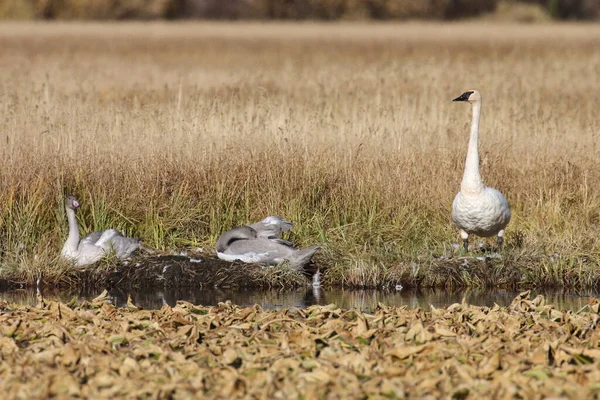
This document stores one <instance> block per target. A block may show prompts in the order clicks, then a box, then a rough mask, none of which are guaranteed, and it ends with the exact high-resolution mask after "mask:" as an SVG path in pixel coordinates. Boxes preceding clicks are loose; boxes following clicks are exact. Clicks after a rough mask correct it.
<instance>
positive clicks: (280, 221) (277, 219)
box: [262, 215, 293, 230]
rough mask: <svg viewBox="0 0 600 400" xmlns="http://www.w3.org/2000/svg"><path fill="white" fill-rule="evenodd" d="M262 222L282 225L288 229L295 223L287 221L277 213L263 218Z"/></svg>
mask: <svg viewBox="0 0 600 400" xmlns="http://www.w3.org/2000/svg"><path fill="white" fill-rule="evenodd" d="M262 222H263V223H265V224H268V225H282V227H283V228H285V227H287V228H288V229H290V228H291V227H292V225H293V224H292V223H291V222H290V221H287V220H285V219H283V218H281V217H280V216H277V215H269V216H268V217H267V218H265V219H263V220H262ZM284 230H285V229H284Z"/></svg>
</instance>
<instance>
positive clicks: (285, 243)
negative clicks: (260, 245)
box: [271, 239, 295, 249]
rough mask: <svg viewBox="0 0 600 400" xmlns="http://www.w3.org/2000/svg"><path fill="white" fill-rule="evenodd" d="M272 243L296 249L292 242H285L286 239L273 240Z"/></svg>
mask: <svg viewBox="0 0 600 400" xmlns="http://www.w3.org/2000/svg"><path fill="white" fill-rule="evenodd" d="M271 241H273V242H275V243H279V244H282V245H284V246H287V247H291V248H292V249H295V247H294V244H293V243H292V242H290V241H289V240H285V239H271Z"/></svg>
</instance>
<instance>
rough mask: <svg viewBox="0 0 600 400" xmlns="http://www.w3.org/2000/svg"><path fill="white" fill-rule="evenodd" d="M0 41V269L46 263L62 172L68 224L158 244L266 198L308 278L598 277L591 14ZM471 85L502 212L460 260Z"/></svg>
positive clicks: (202, 236) (90, 33)
mask: <svg viewBox="0 0 600 400" xmlns="http://www.w3.org/2000/svg"><path fill="white" fill-rule="evenodd" d="M0 48H1V49H2V51H0V76H2V80H0V110H1V111H0V113H1V114H0V134H1V137H0V139H1V142H2V145H1V146H0V157H1V160H2V164H1V165H2V168H1V169H0V187H1V190H0V235H1V242H0V246H1V247H0V249H1V255H0V257H1V264H2V267H1V268H2V273H3V274H4V275H5V276H6V275H11V274H12V275H13V276H14V275H15V274H17V275H19V276H20V277H21V278H22V279H30V280H31V279H35V277H36V276H38V275H39V273H40V271H45V274H46V276H51V275H53V274H54V275H55V276H58V275H60V273H61V271H63V270H64V266H60V265H59V264H57V263H56V255H57V253H58V252H59V250H60V248H61V246H62V243H63V241H64V239H65V237H66V219H65V216H64V212H63V210H62V197H63V195H64V194H66V193H75V194H76V195H78V196H79V197H80V199H81V202H82V204H83V207H82V210H81V212H80V213H79V217H80V221H81V224H82V225H83V226H82V228H83V230H85V231H86V232H87V231H91V230H92V229H102V228H106V227H109V226H110V227H115V228H118V229H121V230H123V231H124V232H125V233H128V234H133V235H137V236H139V237H141V238H142V239H143V240H144V241H145V242H146V243H147V244H148V245H150V246H155V247H157V248H160V249H174V248H178V247H181V246H185V245H194V246H196V245H199V246H202V247H204V248H205V249H206V251H212V247H211V246H213V245H214V243H215V241H216V238H217V237H218V235H219V234H220V233H221V232H222V231H223V230H225V229H229V228H230V227H232V226H235V225H238V224H243V223H247V222H251V221H255V220H258V219H262V218H263V217H264V216H266V215H270V214H277V215H282V216H284V217H286V218H288V219H291V220H292V221H294V222H295V224H296V225H295V227H294V229H293V234H292V240H294V241H295V242H296V243H298V244H299V245H302V246H305V245H311V244H322V245H323V250H322V251H321V252H320V254H319V256H318V258H317V261H318V262H319V263H320V264H321V265H322V266H326V267H329V269H328V272H327V273H326V274H325V276H324V280H325V282H326V283H338V284H346V285H375V284H396V283H403V284H408V285H410V284H414V285H440V284H458V283H470V284H473V285H481V284H495V285H502V284H503V283H507V282H514V281H518V282H520V283H522V284H524V285H551V284H556V285H562V284H564V285H566V286H575V287H577V286H582V285H592V284H595V283H596V282H597V280H598V279H599V277H600V274H599V273H598V271H597V270H598V268H597V266H598V261H599V259H600V247H599V244H598V238H599V237H600V236H599V232H598V224H599V220H600V218H599V210H600V192H599V191H598V189H597V188H598V187H599V186H600V185H599V184H600V174H599V171H600V168H599V165H598V161H597V160H598V137H597V136H598V133H599V128H600V116H599V114H598V110H599V106H600V80H599V79H598V76H600V51H599V50H600V26H594V25H541V26H522V25H521V26H519V25H491V24H488V25H482V24H477V23H470V24H468V23H463V24H447V25H437V24H414V23H413V24H403V25H396V24H379V25H375V24H333V25H322V24H313V23H305V24H276V23H268V24H259V23H256V24H247V23H238V24H227V23H224V24H217V23H189V24H162V23H153V24H19V23H15V24H13V23H5V24H2V25H0ZM470 88H477V89H479V90H480V91H481V92H482V95H483V101H484V106H483V110H482V112H483V114H482V122H481V123H482V125H481V137H480V151H481V162H482V174H483V177H484V180H485V182H486V183H487V184H488V185H490V186H494V187H496V188H498V189H500V190H501V191H503V192H504V193H505V194H506V195H507V197H508V199H509V202H510V203H511V206H512V210H513V220H512V222H511V224H510V225H509V227H508V229H507V233H506V235H507V236H506V250H505V252H504V257H503V259H501V260H498V259H494V260H491V261H489V260H488V261H487V262H479V263H478V262H476V260H467V262H466V264H465V262H464V260H462V259H459V258H457V257H453V258H450V259H449V260H445V259H439V257H442V256H443V257H448V256H456V255H457V253H456V251H455V250H453V248H452V246H451V244H452V243H455V242H458V241H459V240H458V236H457V231H456V229H455V228H454V227H453V225H452V223H451V220H450V205H451V202H452V199H453V196H454V195H455V193H456V192H457V190H458V188H459V184H460V180H461V177H462V166H463V163H464V157H465V152H466V145H467V140H468V124H469V122H470V108H469V107H468V106H466V105H464V104H456V103H452V102H451V100H452V99H453V98H454V97H456V96H458V95H460V94H461V93H462V92H463V91H465V90H466V89H470ZM477 242H478V240H472V241H471V243H472V244H474V245H476V244H477ZM489 243H492V242H489ZM453 263H454V264H453ZM478 271H479V273H478ZM481 271H483V273H481Z"/></svg>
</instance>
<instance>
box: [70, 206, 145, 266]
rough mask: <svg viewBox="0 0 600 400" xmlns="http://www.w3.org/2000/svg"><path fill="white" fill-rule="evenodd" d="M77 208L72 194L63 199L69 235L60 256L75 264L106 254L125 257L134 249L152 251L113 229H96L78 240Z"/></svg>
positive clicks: (79, 264)
mask: <svg viewBox="0 0 600 400" xmlns="http://www.w3.org/2000/svg"><path fill="white" fill-rule="evenodd" d="M77 208H79V202H78V201H77V199H76V198H75V197H74V196H67V197H66V199H65V210H66V212H67V220H68V221H69V236H68V237H67V241H66V242H65V245H64V246H63V248H62V251H61V256H62V257H63V258H65V259H67V260H69V261H72V262H74V263H75V265H77V266H84V265H89V264H93V263H95V262H96V261H99V260H100V259H102V257H104V256H105V255H107V254H112V253H114V255H115V256H116V257H117V258H127V257H129V256H131V255H132V254H133V253H134V252H135V251H136V250H139V249H143V250H145V251H148V252H153V250H152V249H149V248H147V247H145V246H144V245H142V244H141V243H140V239H138V238H129V237H125V236H123V234H122V233H121V232H119V231H117V230H115V229H107V230H105V231H96V232H93V233H90V234H89V235H87V236H86V237H84V238H83V239H82V240H81V241H80V240H79V226H78V224H77V218H76V216H75V210H76V209H77Z"/></svg>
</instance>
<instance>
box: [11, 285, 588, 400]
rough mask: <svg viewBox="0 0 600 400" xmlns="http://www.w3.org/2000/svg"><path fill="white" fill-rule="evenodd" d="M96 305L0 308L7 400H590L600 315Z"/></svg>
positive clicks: (524, 304) (534, 305)
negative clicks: (70, 399)
mask: <svg viewBox="0 0 600 400" xmlns="http://www.w3.org/2000/svg"><path fill="white" fill-rule="evenodd" d="M105 300H106V297H105V296H99V297H98V298H96V299H94V300H93V301H92V302H84V303H82V304H79V305H74V304H71V305H65V304H61V303H55V302H45V301H44V300H43V299H41V298H40V304H38V306H37V307H35V308H30V307H19V308H16V309H13V308H12V307H14V306H13V305H9V304H6V303H3V304H2V308H3V311H2V313H1V314H0V326H1V328H0V329H1V336H0V351H1V357H2V360H3V361H2V363H1V364H0V380H1V381H2V383H3V385H2V386H3V390H4V394H5V395H7V396H8V397H10V398H15V399H32V398H49V397H53V396H55V397H58V398H66V397H89V398H123V397H127V398H159V399H163V398H175V399H180V398H181V399H182V398H189V397H190V396H196V397H198V396H201V395H205V396H207V397H210V398H242V397H244V398H282V399H296V398H308V399H318V398H332V399H335V398H367V397H369V398H380V397H386V398H405V397H420V398H448V397H449V396H452V398H460V399H464V398H478V396H485V397H486V398H489V397H494V398H528V399H538V398H540V399H541V398H547V397H549V396H550V397H557V396H564V397H568V398H591V397H592V396H593V395H595V393H596V391H597V390H598V382H599V381H600V368H599V367H600V349H599V348H598V342H599V339H600V333H599V330H598V327H597V322H598V317H599V315H598V310H599V303H598V302H597V301H594V302H593V303H590V305H589V306H586V307H585V308H584V309H583V310H581V311H580V312H577V313H573V312H570V311H567V312H565V311H560V310H557V309H555V308H554V307H553V306H551V305H547V304H545V301H544V298H543V297H541V296H538V297H536V298H535V299H533V300H530V299H529V293H527V292H526V293H522V294H521V295H519V296H518V297H517V298H515V300H514V301H513V302H512V304H511V305H510V306H509V307H507V308H505V309H504V308H500V307H498V306H494V307H492V308H487V307H476V306H471V305H469V304H466V303H464V302H463V303H462V304H453V305H451V306H449V307H448V308H446V309H435V308H432V309H431V311H424V310H421V309H416V310H406V309H405V308H394V307H385V306H383V305H382V306H380V307H379V308H378V309H377V310H376V311H375V313H374V314H364V313H362V312H360V311H358V310H352V309H351V310H341V309H339V308H336V307H335V306H325V307H319V306H315V307H311V308H308V309H305V310H297V309H291V310H288V309H284V310H280V311H273V310H263V309H261V308H260V307H259V306H254V307H252V308H240V307H236V306H233V305H231V304H230V303H225V304H223V303H221V304H220V305H219V306H218V307H211V308H205V307H200V306H194V305H192V304H190V303H185V302H179V303H178V305H177V306H176V307H174V308H171V307H169V306H164V307H163V308H162V309H160V310H157V311H144V310H139V309H137V307H136V306H135V305H133V304H131V303H129V307H128V308H127V309H117V308H115V307H113V306H112V305H109V304H107V303H105Z"/></svg>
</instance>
